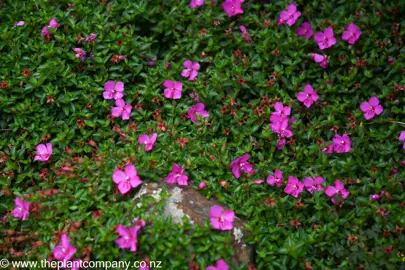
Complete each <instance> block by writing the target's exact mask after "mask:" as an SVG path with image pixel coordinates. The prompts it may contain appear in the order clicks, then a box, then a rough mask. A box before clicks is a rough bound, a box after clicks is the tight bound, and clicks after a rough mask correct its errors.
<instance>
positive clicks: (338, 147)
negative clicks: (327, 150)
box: [332, 133, 352, 153]
mask: <svg viewBox="0 0 405 270" xmlns="http://www.w3.org/2000/svg"><path fill="white" fill-rule="evenodd" d="M332 141H333V143H334V146H333V150H334V151H335V152H336V153H347V152H350V149H351V148H352V147H351V143H350V138H349V135H347V134H346V133H345V134H343V136H340V135H339V134H336V135H335V137H334V138H333V139H332Z"/></svg>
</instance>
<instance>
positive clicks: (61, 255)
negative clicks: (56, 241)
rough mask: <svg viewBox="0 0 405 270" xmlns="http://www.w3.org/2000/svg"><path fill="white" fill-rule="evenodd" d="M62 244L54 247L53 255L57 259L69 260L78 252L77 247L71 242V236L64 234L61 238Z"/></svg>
mask: <svg viewBox="0 0 405 270" xmlns="http://www.w3.org/2000/svg"><path fill="white" fill-rule="evenodd" d="M60 242H61V244H60V245H59V246H56V247H55V248H54V249H53V256H54V257H55V258H56V259H57V260H61V261H69V260H70V259H71V258H72V257H73V255H74V254H75V253H76V248H75V247H74V246H72V245H71V244H70V241H69V237H68V236H67V235H66V234H63V235H62V237H61V239H60Z"/></svg>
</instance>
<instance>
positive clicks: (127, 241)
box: [115, 220, 146, 252]
mask: <svg viewBox="0 0 405 270" xmlns="http://www.w3.org/2000/svg"><path fill="white" fill-rule="evenodd" d="M145 225H146V223H145V221H144V220H138V221H137V222H136V226H134V227H130V228H127V227H125V226H124V225H122V224H119V225H118V226H117V234H118V235H119V237H118V238H117V239H116V240H115V243H116V244H118V247H119V248H122V249H127V248H129V249H130V250H131V251H132V252H136V243H137V241H138V234H139V232H140V230H141V229H142V228H143V227H145Z"/></svg>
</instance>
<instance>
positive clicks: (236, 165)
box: [229, 154, 253, 179]
mask: <svg viewBox="0 0 405 270" xmlns="http://www.w3.org/2000/svg"><path fill="white" fill-rule="evenodd" d="M249 158H250V155H249V154H244V155H243V156H241V157H238V158H237V159H235V160H234V161H232V162H231V164H230V166H229V167H230V168H231V169H232V174H233V176H235V178H237V179H238V178H239V177H240V170H242V171H243V172H244V173H250V172H251V171H252V170H253V164H250V163H249V162H247V161H248V159H249Z"/></svg>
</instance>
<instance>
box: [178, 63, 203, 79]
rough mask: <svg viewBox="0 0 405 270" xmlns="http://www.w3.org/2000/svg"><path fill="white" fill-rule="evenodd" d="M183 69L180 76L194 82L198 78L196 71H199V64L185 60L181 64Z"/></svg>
mask: <svg viewBox="0 0 405 270" xmlns="http://www.w3.org/2000/svg"><path fill="white" fill-rule="evenodd" d="M183 66H184V68H185V69H183V71H182V72H181V76H183V77H184V78H188V80H189V81H191V82H192V81H194V80H195V78H196V77H197V76H198V70H199V69H200V64H198V63H197V62H194V63H193V62H191V60H186V61H185V62H184V63H183Z"/></svg>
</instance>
